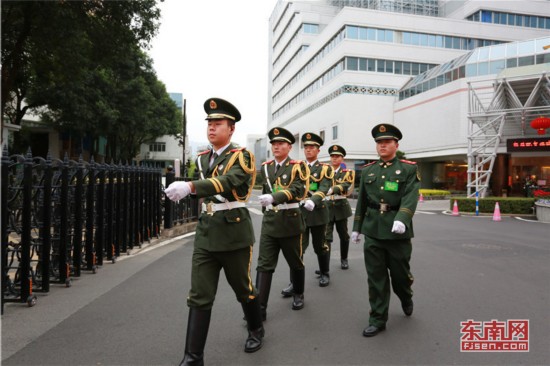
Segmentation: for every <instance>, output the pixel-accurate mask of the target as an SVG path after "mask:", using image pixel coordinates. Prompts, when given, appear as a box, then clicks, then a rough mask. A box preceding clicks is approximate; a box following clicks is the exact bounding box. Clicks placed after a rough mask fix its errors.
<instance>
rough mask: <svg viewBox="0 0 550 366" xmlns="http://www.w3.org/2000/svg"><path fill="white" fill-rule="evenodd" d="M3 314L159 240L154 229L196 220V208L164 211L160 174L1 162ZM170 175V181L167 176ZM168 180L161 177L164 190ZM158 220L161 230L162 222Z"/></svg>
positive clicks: (80, 164) (33, 160) (191, 203)
mask: <svg viewBox="0 0 550 366" xmlns="http://www.w3.org/2000/svg"><path fill="white" fill-rule="evenodd" d="M1 168H2V171H1V173H2V175H1V176H2V186H1V187H2V191H1V209H2V211H1V221H2V231H1V235H2V253H1V254H2V271H1V272H2V290H1V293H2V312H3V310H4V304H5V303H7V302H21V303H25V302H26V303H27V304H28V305H29V306H33V305H34V304H35V303H36V299H37V298H36V295H34V294H33V292H48V291H49V290H50V284H52V283H53V284H61V285H64V286H67V287H69V286H71V283H72V278H73V277H78V276H80V275H81V274H82V272H83V271H88V272H90V273H96V272H97V270H98V268H99V267H100V266H102V265H103V263H104V261H106V260H107V261H111V262H112V263H115V262H116V258H117V257H118V256H120V255H121V253H125V252H128V251H129V250H131V249H134V248H135V247H141V245H142V243H144V242H145V241H148V242H150V241H151V239H153V238H159V237H160V232H161V228H162V227H163V226H164V228H171V227H173V226H174V224H178V223H184V222H191V221H194V220H196V219H197V212H198V205H197V200H196V199H194V198H188V199H186V200H182V201H180V202H179V203H178V204H173V203H171V202H170V201H169V200H168V199H167V198H166V196H165V194H164V192H163V191H164V189H163V186H162V171H161V170H160V169H158V168H151V167H148V166H139V165H137V164H135V163H132V164H121V163H119V164H106V163H96V162H94V160H93V159H92V160H91V161H90V162H85V161H83V160H82V159H79V160H78V161H74V160H69V159H68V158H67V157H65V158H64V159H63V160H60V159H51V158H50V157H49V156H48V157H47V158H46V159H44V158H42V157H32V154H31V152H30V150H29V151H28V152H27V154H26V155H25V156H23V155H12V156H9V155H8V151H7V149H4V151H3V154H2V167H1ZM172 175H173V174H172ZM173 179H174V178H172V177H171V175H170V174H168V176H167V179H166V182H167V184H169V182H170V181H172V180H173ZM163 218H164V222H163Z"/></svg>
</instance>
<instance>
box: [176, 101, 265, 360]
mask: <svg viewBox="0 0 550 366" xmlns="http://www.w3.org/2000/svg"><path fill="white" fill-rule="evenodd" d="M204 110H205V111H206V113H207V117H206V119H207V120H208V128H207V135H208V140H209V141H210V143H211V144H212V150H207V151H205V152H203V153H201V154H199V157H198V159H197V167H198V172H199V175H200V178H201V179H200V180H194V181H191V182H174V183H172V184H170V186H169V187H168V188H167V189H166V191H165V192H166V195H167V196H168V198H170V199H171V200H173V201H179V200H181V199H182V198H184V197H186V196H187V195H189V194H191V193H194V194H196V195H197V197H200V198H204V203H202V213H201V215H200V218H199V223H198V226H197V229H196V234H195V243H194V250H193V262H192V268H191V290H190V291H189V296H188V298H187V305H188V306H189V319H188V322H187V337H186V341H185V355H184V359H183V361H182V362H181V365H202V364H203V354H204V345H205V343H206V338H207V335H208V328H209V326H210V315H211V311H212V306H213V304H214V298H215V296H216V291H217V288H218V278H219V274H220V270H222V269H223V270H224V273H225V275H226V278H227V281H228V282H229V284H230V285H231V287H232V288H233V291H234V292H235V294H236V296H237V299H238V301H239V302H240V303H241V304H242V308H243V311H244V313H245V317H246V321H247V326H248V338H247V340H246V343H245V348H244V350H245V352H255V351H257V350H258V349H260V348H261V346H262V338H263V336H264V328H263V325H262V317H261V311H260V302H259V300H258V298H257V291H256V289H255V288H254V286H253V284H252V281H251V280H250V263H251V262H252V246H253V244H254V231H253V227H252V221H251V218H250V213H249V212H248V209H247V208H246V206H245V202H247V201H248V199H249V197H250V194H251V192H252V188H253V186H254V181H255V179H256V169H255V164H254V155H253V154H252V153H250V152H249V151H248V150H246V149H244V148H237V147H236V146H235V145H234V144H232V143H231V136H232V135H233V132H234V131H235V123H236V122H238V121H239V120H240V119H241V114H240V113H239V111H238V110H237V108H236V107H235V106H233V105H232V104H231V103H229V102H227V101H225V100H223V99H219V98H210V99H208V100H207V101H206V102H205V103H204Z"/></svg>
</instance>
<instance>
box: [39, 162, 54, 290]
mask: <svg viewBox="0 0 550 366" xmlns="http://www.w3.org/2000/svg"><path fill="white" fill-rule="evenodd" d="M43 179H44V185H43V189H44V202H43V207H42V210H43V215H42V228H41V229H40V236H41V237H42V252H41V258H40V259H41V262H42V264H41V265H42V268H41V276H42V286H41V288H42V291H43V292H48V291H50V263H51V262H50V256H51V251H52V240H51V239H52V233H51V232H52V230H51V228H52V157H51V155H50V153H49V152H48V155H47V156H46V167H45V169H44V176H43Z"/></svg>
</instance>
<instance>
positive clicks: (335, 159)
mask: <svg viewBox="0 0 550 366" xmlns="http://www.w3.org/2000/svg"><path fill="white" fill-rule="evenodd" d="M343 161H344V157H343V156H342V155H337V154H335V155H331V156H330V163H331V164H332V166H333V167H335V168H336V167H339V166H340V164H342V162H343Z"/></svg>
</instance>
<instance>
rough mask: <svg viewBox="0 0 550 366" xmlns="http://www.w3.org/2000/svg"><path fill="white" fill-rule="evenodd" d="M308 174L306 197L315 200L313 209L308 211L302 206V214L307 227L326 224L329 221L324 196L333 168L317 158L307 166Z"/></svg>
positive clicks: (328, 186)
mask: <svg viewBox="0 0 550 366" xmlns="http://www.w3.org/2000/svg"><path fill="white" fill-rule="evenodd" d="M309 175H310V182H309V191H308V193H307V198H309V199H311V200H312V201H313V202H315V208H314V209H313V211H308V210H306V209H305V208H303V207H302V214H303V215H304V217H305V218H306V225H307V226H308V227H312V226H319V225H326V224H328V223H329V217H328V205H327V204H326V201H325V197H326V194H327V192H328V190H329V189H330V187H332V178H333V175H334V170H333V169H332V166H330V165H327V164H321V163H319V161H318V160H317V161H316V162H315V164H313V165H312V166H311V167H310V168H309Z"/></svg>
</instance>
